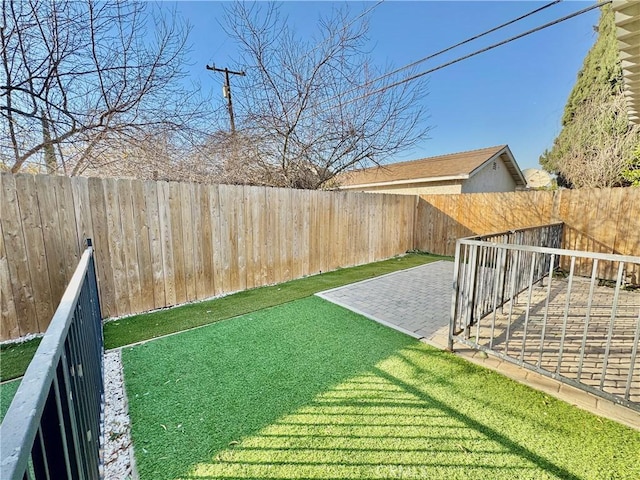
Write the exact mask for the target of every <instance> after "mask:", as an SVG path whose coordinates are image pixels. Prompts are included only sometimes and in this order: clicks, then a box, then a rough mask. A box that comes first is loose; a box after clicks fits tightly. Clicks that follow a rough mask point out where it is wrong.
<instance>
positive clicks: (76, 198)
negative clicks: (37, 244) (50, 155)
mask: <svg viewBox="0 0 640 480" xmlns="http://www.w3.org/2000/svg"><path fill="white" fill-rule="evenodd" d="M71 193H72V196H73V197H72V202H73V211H74V215H75V219H76V221H75V224H76V239H77V246H78V253H81V251H82V248H83V247H84V245H85V241H86V239H87V238H91V239H93V238H94V234H93V225H92V223H91V203H90V201H89V179H88V178H85V177H74V178H72V179H71Z"/></svg>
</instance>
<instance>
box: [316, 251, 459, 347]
mask: <svg viewBox="0 0 640 480" xmlns="http://www.w3.org/2000/svg"><path fill="white" fill-rule="evenodd" d="M452 280H453V262H448V261H444V260H441V261H438V262H433V263H428V264H426V265H420V266H419V267H414V268H409V269H407V270H400V271H397V272H393V273H390V274H388V275H383V276H381V277H376V278H372V279H368V280H363V281H361V282H357V283H352V284H349V285H345V286H343V287H338V288H334V289H332V290H326V291H324V292H320V293H318V294H317V295H318V296H319V297H322V298H324V299H325V300H328V301H330V302H332V303H335V304H337V305H340V306H343V307H345V308H348V309H349V310H352V311H354V312H356V313H360V314H361V315H364V316H365V317H368V318H371V319H373V320H375V321H377V322H380V323H383V324H386V325H389V326H391V327H393V328H395V329H397V330H401V331H403V332H405V333H407V334H409V335H411V336H413V337H415V338H426V339H430V338H432V337H433V336H434V335H435V334H437V333H438V332H439V331H441V329H442V328H445V329H446V328H447V325H448V324H449V315H450V311H451V292H452V290H451V289H452ZM439 346H443V345H439Z"/></svg>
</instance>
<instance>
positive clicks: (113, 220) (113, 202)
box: [104, 178, 132, 315]
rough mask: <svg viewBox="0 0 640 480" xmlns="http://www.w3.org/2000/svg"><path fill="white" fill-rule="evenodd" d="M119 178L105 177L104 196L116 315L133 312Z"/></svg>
mask: <svg viewBox="0 0 640 480" xmlns="http://www.w3.org/2000/svg"><path fill="white" fill-rule="evenodd" d="M117 182H118V180H115V179H112V178H107V179H104V197H105V206H106V213H107V237H106V238H107V239H108V243H109V254H110V257H111V266H112V269H113V280H114V282H113V284H114V291H115V300H116V315H124V314H126V313H128V312H131V311H132V310H131V297H130V296H129V283H128V282H127V262H126V259H125V252H124V241H125V237H124V235H123V232H122V215H121V210H120V208H121V203H120V201H119V198H118V183H117Z"/></svg>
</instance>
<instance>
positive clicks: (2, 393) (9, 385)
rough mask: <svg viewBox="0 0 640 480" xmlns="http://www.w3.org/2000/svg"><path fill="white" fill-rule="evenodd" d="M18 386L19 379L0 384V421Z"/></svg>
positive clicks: (0, 421)
mask: <svg viewBox="0 0 640 480" xmlns="http://www.w3.org/2000/svg"><path fill="white" fill-rule="evenodd" d="M19 386H20V380H11V381H10V382H5V383H3V384H0V423H2V420H3V419H4V416H5V414H6V413H7V410H8V409H9V405H10V404H11V400H12V399H13V396H14V395H15V394H16V391H17V390H18V387H19Z"/></svg>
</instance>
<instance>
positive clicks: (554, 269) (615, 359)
mask: <svg viewBox="0 0 640 480" xmlns="http://www.w3.org/2000/svg"><path fill="white" fill-rule="evenodd" d="M561 239H562V228H561V225H560V227H559V228H558V225H557V224H556V225H546V226H542V227H536V228H535V229H526V231H523V232H519V231H514V232H508V233H505V234H496V235H490V236H484V237H471V238H465V239H461V240H458V244H457V246H456V259H455V267H454V292H453V298H452V306H451V323H450V330H449V348H450V349H453V346H454V342H458V343H461V344H464V345H467V346H470V347H472V348H475V349H478V350H483V351H486V352H488V353H491V354H494V355H496V356H498V357H500V358H502V359H504V360H507V361H509V362H512V363H516V364H518V365H520V366H522V367H525V368H528V369H532V370H535V371H537V372H539V373H542V374H543V375H547V376H550V377H552V378H556V379H558V380H561V381H563V382H565V383H568V384H571V385H573V386H576V387H578V388H581V389H583V390H586V391H589V392H591V393H593V394H595V395H598V396H602V397H604V398H607V399H610V400H612V401H614V402H616V403H620V404H623V405H625V406H628V407H631V408H634V409H636V410H640V375H639V373H640V372H638V371H637V368H636V363H637V357H638V342H639V340H640V285H636V284H634V283H633V280H629V279H632V278H634V277H633V276H631V275H628V272H631V271H636V270H637V269H638V267H639V266H640V257H633V256H624V255H616V254H607V253H595V252H581V251H576V250H566V249H561V248H558V247H559V246H560V243H561ZM578 263H580V264H581V265H582V267H588V271H589V272H590V276H580V275H578V274H577V272H578V269H577V265H578ZM608 271H612V272H615V275H614V280H613V281H611V280H609V279H608V276H605V277H604V278H603V277H602V272H608Z"/></svg>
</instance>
